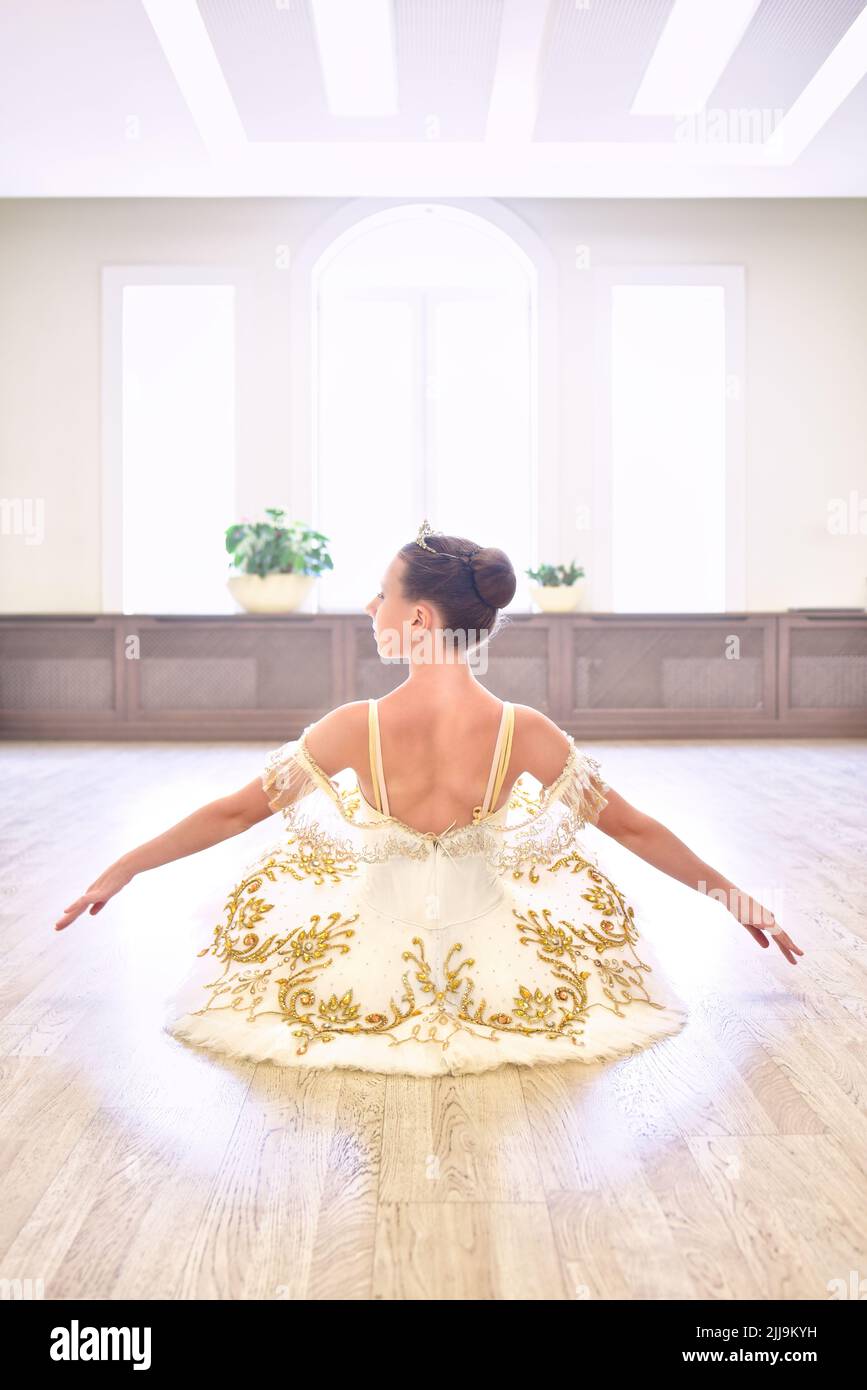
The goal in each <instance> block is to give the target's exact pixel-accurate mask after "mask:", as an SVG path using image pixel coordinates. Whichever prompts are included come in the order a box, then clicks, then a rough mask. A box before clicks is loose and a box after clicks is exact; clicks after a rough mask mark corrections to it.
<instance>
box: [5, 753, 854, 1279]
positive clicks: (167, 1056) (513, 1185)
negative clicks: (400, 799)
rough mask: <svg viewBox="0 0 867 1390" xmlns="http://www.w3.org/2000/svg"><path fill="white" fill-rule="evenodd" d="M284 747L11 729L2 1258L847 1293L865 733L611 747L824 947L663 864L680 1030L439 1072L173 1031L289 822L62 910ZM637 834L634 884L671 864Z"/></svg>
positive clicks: (629, 874)
mask: <svg viewBox="0 0 867 1390" xmlns="http://www.w3.org/2000/svg"><path fill="white" fill-rule="evenodd" d="M587 746H588V748H590V745H587ZM264 751H265V749H264V748H262V747H260V746H259V745H253V744H222V745H217V746H216V747H211V748H208V747H206V746H204V745H191V746H183V745H174V744H165V743H162V744H150V745H147V744H145V745H142V744H136V745H114V744H105V743H89V744H80V743H46V744H37V743H24V742H20V743H7V744H4V745H0V782H2V791H3V793H4V795H3V798H2V805H3V811H2V821H3V841H4V846H5V862H4V872H3V876H2V886H0V926H2V943H3V961H4V969H3V973H2V995H0V1058H2V1061H0V1069H2V1075H0V1113H2V1120H0V1125H2V1170H3V1173H4V1175H5V1176H4V1200H3V1202H2V1209H0V1210H2V1214H0V1248H2V1260H0V1276H2V1277H4V1278H7V1279H22V1280H23V1279H33V1280H34V1281H40V1280H41V1281H42V1284H41V1288H42V1290H43V1292H44V1296H45V1297H46V1298H59V1299H67V1298H69V1299H73V1298H74V1299H79V1298H98V1299H116V1298H138V1299H159V1298H178V1299H191V1298H208V1299H238V1298H242V1299H275V1300H277V1299H307V1298H313V1299H325V1298H337V1299H369V1298H378V1299H400V1300H403V1299H429V1298H433V1299H463V1298H474V1299H475V1298H482V1299H514V1298H520V1299H525V1298H526V1299H558V1300H560V1299H622V1298H626V1299H699V1298H712V1299H728V1298H734V1299H746V1298H759V1299H772V1298H783V1299H817V1298H818V1299H825V1298H830V1297H846V1296H848V1297H852V1296H853V1294H852V1292H851V1291H850V1292H849V1293H848V1295H847V1293H846V1289H847V1288H850V1285H851V1282H852V1281H853V1279H854V1282H855V1284H856V1285H857V1280H858V1279H859V1278H863V1277H864V1275H865V1272H867V1248H865V1247H867V1231H865V1226H867V1217H865V1213H867V1112H865V1102H867V1047H865V1043H867V1002H865V1001H867V989H865V982H867V869H865V865H867V826H865V800H867V798H865V787H867V744H865V743H855V742H844V741H837V740H834V741H821V742H820V741H810V742H799V743H778V742H773V743H772V742H758V741H749V742H747V741H745V742H720V743H702V744H699V743H679V742H665V743H663V742H656V743H652V744H646V745H644V746H640V745H636V744H631V743H619V744H614V743H611V744H605V745H599V744H598V745H593V746H592V748H591V751H592V752H593V753H594V755H595V756H596V757H598V758H599V759H600V761H601V763H602V766H603V770H604V771H605V773H606V775H607V778H608V781H609V782H610V783H611V785H612V786H615V787H616V788H617V789H618V790H619V791H620V792H621V793H622V794H623V795H625V796H627V798H628V799H629V800H631V801H633V802H634V803H635V804H637V805H639V806H641V807H642V808H643V809H645V810H647V811H648V812H650V813H651V814H653V815H655V816H656V817H657V818H658V819H660V820H662V821H664V822H665V823H666V824H668V825H670V826H671V828H672V829H673V830H675V832H676V833H678V834H679V835H681V837H682V838H683V839H685V840H686V841H687V843H688V844H690V845H691V846H692V847H693V848H694V849H695V850H696V851H697V852H698V853H699V854H701V855H702V857H703V858H705V859H706V860H708V861H709V862H710V863H712V864H714V865H715V866H716V867H717V868H719V869H721V870H722V871H723V872H725V873H726V874H727V875H728V876H729V877H731V878H733V879H734V880H735V881H736V882H738V883H739V884H740V885H741V886H743V887H744V888H746V889H748V890H749V891H752V892H754V893H755V894H757V895H758V896H764V898H765V899H770V898H771V895H775V896H774V901H768V905H769V906H772V907H774V908H775V909H776V910H777V915H778V916H779V917H780V919H781V920H782V921H783V922H784V924H785V926H786V928H787V930H788V931H789V933H790V935H791V936H792V937H793V938H794V939H795V941H796V942H797V943H798V944H799V945H800V946H801V947H802V948H803V949H804V951H805V952H806V954H805V955H804V957H803V958H802V959H801V960H800V961H799V963H798V965H797V966H790V965H788V964H787V963H786V961H785V960H784V959H783V957H782V955H781V954H780V953H779V951H778V950H777V949H776V947H772V948H770V949H768V950H767V951H762V950H761V949H760V948H758V947H757V946H755V945H754V943H753V942H752V940H751V939H750V937H749V936H748V934H747V933H746V932H745V931H744V930H743V929H742V928H740V927H739V926H738V925H737V923H736V922H735V921H734V919H733V918H731V917H729V916H728V915H727V914H726V913H725V912H724V910H723V909H722V908H720V907H719V906H718V905H715V904H713V903H711V902H709V901H708V900H707V899H702V898H701V897H700V896H699V895H698V894H694V893H691V892H690V890H688V889H686V888H683V887H682V886H681V885H676V884H671V885H670V886H671V893H672V898H671V901H672V904H673V905H677V906H679V907H680V908H681V909H682V908H683V904H684V901H685V898H686V897H688V898H689V900H690V903H694V904H695V907H696V911H695V916H694V920H692V919H691V920H692V924H691V926H690V927H689V928H686V929H685V928H684V927H683V925H682V924H681V925H680V926H679V928H678V930H677V933H676V934H675V935H674V936H671V937H669V936H667V935H666V936H665V937H664V939H663V940H660V941H659V942H658V950H659V951H660V952H664V956H665V961H666V964H667V965H668V966H669V967H670V972H671V975H672V978H673V979H674V981H675V982H676V984H677V986H678V988H679V990H680V992H681V993H682V994H683V995H684V996H685V997H686V998H687V999H688V1000H689V1002H690V1004H691V1008H692V1015H691V1019H690V1022H689V1023H688V1025H687V1027H686V1028H685V1029H684V1031H683V1032H681V1033H680V1034H678V1035H677V1036H676V1037H673V1038H670V1039H667V1040H665V1041H663V1042H661V1043H659V1044H657V1045H656V1046H654V1047H652V1048H650V1049H648V1050H647V1051H645V1052H644V1053H641V1054H639V1055H637V1056H635V1057H631V1058H628V1059H625V1060H623V1061H622V1062H614V1063H608V1064H605V1065H600V1064H594V1065H590V1066H588V1065H585V1064H582V1063H580V1062H570V1063H568V1064H565V1065H563V1066H550V1065H548V1066H542V1067H538V1068H535V1069H529V1068H523V1067H522V1068H517V1067H507V1068H502V1069H500V1070H498V1071H494V1072H489V1073H487V1074H485V1075H483V1076H479V1077H459V1078H454V1077H442V1078H436V1079H435V1080H423V1079H416V1078H412V1077H401V1076H396V1077H385V1076H382V1075H379V1074H365V1073H361V1072H357V1071H339V1072H333V1073H328V1072H324V1073H323V1072H311V1073H308V1074H304V1073H298V1072H290V1071H287V1070H283V1069H280V1068H276V1067H272V1066H268V1065H265V1066H259V1067H256V1066H253V1065H251V1064H237V1063H235V1064H231V1063H228V1064H227V1063H221V1062H219V1061H216V1060H214V1058H213V1057H212V1056H211V1055H210V1054H207V1053H204V1052H202V1051H199V1050H195V1049H190V1048H185V1047H184V1046H183V1045H182V1044H179V1043H178V1042H176V1041H175V1040H173V1039H172V1038H170V1037H168V1035H166V1034H164V1033H162V1032H161V1031H160V1028H159V1008H160V1004H161V1000H162V998H163V997H164V995H165V993H166V992H167V991H168V990H169V989H170V987H171V986H172V984H173V982H174V981H175V980H176V979H177V978H179V977H180V975H182V974H183V973H184V971H185V969H186V968H187V966H188V964H189V963H190V961H191V960H192V958H193V954H194V952H195V950H196V949H198V947H199V946H200V945H201V944H203V941H206V940H207V937H208V935H209V933H210V930H211V928H212V927H213V925H214V924H215V923H216V921H218V920H219V918H220V915H221V908H222V905H223V902H224V900H225V897H226V894H227V892H228V889H229V887H231V885H232V883H233V882H234V877H233V875H234V870H235V867H236V866H237V865H238V864H239V862H240V863H244V862H247V861H248V860H249V859H250V858H251V857H252V855H254V854H255V853H256V850H257V846H258V843H259V841H262V843H265V842H266V841H268V840H271V839H273V838H274V836H275V833H276V832H277V831H278V830H279V822H278V821H277V820H276V819H275V820H271V821H268V822H265V823H264V824H263V825H260V826H256V827H255V828H254V829H253V830H251V831H249V832H247V834H246V835H245V836H243V837H241V838H240V839H236V840H232V841H228V842H227V843H224V844H223V845H218V846H215V847H214V848H213V849H210V850H207V851H205V852H204V853H202V854H199V855H196V856H193V857H192V858H190V859H187V860H182V861H178V862H176V863H174V864H171V865H166V866H164V867H163V868H161V869H157V870H154V871H151V872H150V873H147V874H144V875H142V876H141V878H139V879H137V880H136V881H135V882H134V883H133V884H132V885H131V886H130V887H129V888H127V889H125V890H124V892H123V893H122V894H120V895H119V896H118V898H116V899H115V900H114V901H113V902H112V903H111V904H110V905H109V906H108V907H107V908H105V909H104V911H103V912H102V913H100V914H99V916H97V917H95V918H92V917H89V916H85V917H82V918H80V919H79V920H78V921H77V922H76V923H74V924H73V925H72V926H71V927H70V928H69V929H68V930H67V931H66V932H62V933H56V932H55V931H54V930H53V924H54V922H55V920H56V919H57V917H58V916H59V915H60V912H61V910H62V909H63V907H64V906H65V905H66V904H67V903H69V902H70V901H71V900H72V899H73V898H74V897H75V896H77V895H78V894H79V893H80V892H81V891H83V890H84V888H85V887H86V886H87V885H88V884H89V883H90V882H91V881H92V880H93V879H94V878H95V877H96V876H97V874H98V873H99V872H100V871H101V870H102V869H103V868H105V867H107V866H108V864H109V863H111V862H112V860H114V859H116V858H117V857H118V856H119V855H120V854H121V853H123V852H124V851H125V850H127V849H130V848H132V847H133V846H134V845H136V844H138V843H141V842H142V841H143V840H146V839H149V838H151V837H152V836H153V835H155V834H158V833H159V832H160V831H162V830H164V829H166V828H167V827H168V826H169V825H171V824H174V823H175V822H176V821H177V820H180V819H181V818H182V817H183V816H185V815H187V814H189V812H190V811H191V810H193V809H194V808H195V807H196V806H198V805H201V804H202V803H203V802H204V801H207V800H210V799H211V798H212V797H214V796H217V795H221V794H223V793H225V792H228V791H231V790H234V789H235V788H236V787H240V786H242V785H243V784H244V783H245V782H247V781H249V779H250V777H251V776H254V775H255V772H256V770H257V769H258V768H259V767H260V765H261V762H262V755H263V753H264ZM593 834H595V835H598V832H593ZM603 838H604V837H601V836H600V837H599V839H600V840H602V839H603ZM605 843H606V845H607V844H608V842H607V841H606V842H605ZM613 848H614V850H616V851H617V854H618V855H619V856H620V860H619V861H618V862H620V863H622V866H623V874H624V876H625V877H626V879H627V880H628V886H629V887H630V889H633V888H634V891H635V892H636V893H639V892H640V889H641V884H642V882H646V881H647V878H646V876H647V875H648V874H650V873H651V872H652V871H650V870H649V869H647V868H646V866H644V865H640V864H639V863H638V861H636V860H635V859H634V856H630V855H628V854H627V853H626V852H625V851H623V850H621V849H620V847H619V846H614V847H613ZM665 883H666V886H668V885H669V883H670V881H669V880H665ZM856 1296H857V1295H856Z"/></svg>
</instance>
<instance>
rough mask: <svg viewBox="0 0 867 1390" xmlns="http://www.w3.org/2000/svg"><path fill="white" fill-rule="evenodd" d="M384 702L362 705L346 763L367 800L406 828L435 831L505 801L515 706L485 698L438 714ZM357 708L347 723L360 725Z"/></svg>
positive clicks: (513, 768)
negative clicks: (355, 740)
mask: <svg viewBox="0 0 867 1390" xmlns="http://www.w3.org/2000/svg"><path fill="white" fill-rule="evenodd" d="M389 698H390V697H386V699H385V700H381V701H377V700H369V701H364V702H359V703H360V704H361V705H366V706H367V711H366V719H365V720H364V728H363V733H362V737H361V738H359V739H358V747H357V752H356V757H355V759H354V760H353V762H352V764H351V766H352V768H353V771H354V772H355V773H356V776H357V778H358V783H359V787H360V790H361V793H362V795H363V796H364V798H365V800H366V801H367V803H368V805H369V806H370V807H372V808H373V809H374V810H377V811H381V812H382V813H383V814H385V815H390V816H394V817H395V818H396V819H398V820H401V821H403V822H404V823H405V824H407V825H409V826H411V827H412V828H413V829H416V830H421V831H432V832H433V833H435V834H438V833H440V832H441V831H442V829H443V828H444V827H445V826H447V825H452V824H454V825H456V826H463V825H469V824H472V823H473V822H474V821H476V820H478V819H479V818H480V817H484V816H488V815H490V814H492V813H494V812H496V811H498V810H499V809H501V808H502V807H503V806H505V805H507V803H508V800H509V796H510V793H511V790H512V786H513V784H514V782H515V779H516V777H517V775H518V772H519V770H520V769H519V768H518V767H517V763H516V761H515V758H514V757H513V749H514V735H515V725H516V722H517V721H516V711H515V706H514V705H513V704H511V703H510V702H508V701H502V700H496V699H494V698H493V697H491V699H490V700H487V699H486V700H485V702H484V704H483V705H479V706H473V707H470V708H469V709H468V710H467V709H462V710H460V711H458V712H456V713H449V714H444V713H443V712H442V711H441V710H440V711H431V712H430V714H429V715H427V714H422V713H420V711H419V709H418V708H416V707H413V708H409V707H408V706H406V705H399V704H398V703H397V702H396V701H395V702H394V704H392V705H390V704H389ZM363 715H364V710H363V709H360V710H358V711H357V714H356V717H355V719H354V723H355V725H356V734H357V733H358V729H357V726H358V724H359V723H361V722H362V721H361V719H360V718H359V717H358V716H363Z"/></svg>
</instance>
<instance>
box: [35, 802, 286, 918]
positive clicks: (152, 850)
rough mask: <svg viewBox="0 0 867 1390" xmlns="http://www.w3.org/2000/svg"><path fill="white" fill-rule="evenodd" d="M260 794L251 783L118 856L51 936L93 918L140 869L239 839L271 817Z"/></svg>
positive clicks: (73, 903)
mask: <svg viewBox="0 0 867 1390" xmlns="http://www.w3.org/2000/svg"><path fill="white" fill-rule="evenodd" d="M273 814H274V812H273V811H272V809H271V807H270V806H269V805H268V801H267V799H266V796H265V793H264V791H263V789H262V782H261V778H259V777H254V778H253V780H252V782H248V783H247V785H246V786H245V787H242V788H241V789H240V791H237V792H234V793H232V794H231V795H230V796H221V797H218V798H217V799H216V801H209V802H208V803H207V805H205V806H200V807H199V809H198V810H197V811H193V812H192V814H191V815H189V816H186V817H185V818H184V819H183V820H181V821H178V823H177V825H173V826H172V827H171V828H170V829H169V830H165V831H163V833H162V835H157V836H156V837H155V838H154V839H153V840H147V841H145V843H144V844H141V845H139V846H138V847H137V848H136V849H133V850H130V852H129V853H128V854H124V855H121V857H120V859H118V860H117V861H116V862H115V863H114V864H112V865H110V866H109V868H107V869H106V870H105V871H104V872H103V873H101V874H100V876H99V878H97V879H95V880H94V882H93V883H91V885H90V887H89V888H88V889H87V890H86V892H84V893H82V895H81V897H80V898H76V899H75V901H74V902H72V903H70V904H69V906H68V907H67V908H66V909H65V910H64V912H63V915H62V917H59V918H58V920H57V922H56V923H55V927H54V930H55V931H62V930H63V928H64V927H68V926H69V924H70V922H74V921H75V919H76V917H79V916H80V915H81V913H82V912H84V911H85V909H86V908H88V907H89V908H90V913H91V916H95V915H96V913H97V912H99V911H100V910H101V909H102V908H103V907H105V904H106V903H107V902H108V900H109V898H112V897H114V895H115V893H119V892H120V890H121V888H124V887H125V886H126V884H128V883H129V882H130V880H131V879H132V878H134V877H135V875H136V874H139V873H142V872H143V871H144V870H145V869H155V868H157V867H158V865H160V864H168V863H170V862H171V860H173V859H183V858H184V857H185V856H186V855H188V854H198V852H199V850H202V849H209V848H210V846H211V845H216V844H219V843H220V841H221V840H228V839H230V838H231V836H233V835H240V834H242V833H243V831H245V830H249V829H250V826H252V825H257V824H258V822H259V821H262V820H265V819H266V817H268V816H271V815H273Z"/></svg>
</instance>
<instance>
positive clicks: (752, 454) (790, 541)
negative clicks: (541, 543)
mask: <svg viewBox="0 0 867 1390" xmlns="http://www.w3.org/2000/svg"><path fill="white" fill-rule="evenodd" d="M507 204H508V206H509V207H510V208H511V209H512V211H513V212H515V213H517V214H518V215H519V216H521V217H523V218H524V219H525V220H526V221H527V222H528V223H529V224H530V225H531V226H532V227H533V228H534V229H535V231H536V232H538V234H539V235H540V236H541V237H542V238H543V239H544V240H545V241H546V242H547V243H548V244H549V245H550V247H551V249H552V251H553V253H554V256H555V260H556V262H557V266H558V270H559V277H560V284H559V300H560V303H559V310H560V347H561V379H560V392H561V420H560V448H561V456H562V460H561V461H562V468H561V487H560V490H559V493H558V496H557V497H552V498H543V499H542V501H541V505H542V506H543V507H544V506H548V507H549V508H552V509H554V510H555V511H556V514H557V515H558V517H560V518H562V524H561V540H560V553H559V554H558V555H555V556H551V557H547V556H546V557H544V558H550V559H552V560H553V561H554V562H557V561H560V560H562V561H567V560H569V559H572V558H573V557H574V558H576V559H578V560H579V562H584V563H586V562H587V560H588V558H589V550H590V546H589V538H588V536H587V535H586V533H581V532H579V531H577V530H576V529H575V524H574V523H575V517H576V508H577V506H578V504H579V503H586V504H587V505H588V506H590V508H591V516H592V504H593V498H592V482H591V479H592V451H593V404H594V381H595V373H594V363H593V352H594V344H593V335H592V297H591V290H590V277H589V275H588V273H587V270H586V269H581V268H578V267H579V265H581V266H583V265H586V264H587V262H588V260H589V266H590V267H591V268H592V267H594V266H601V265H605V264H612V265H616V264H618V263H628V264H635V263H639V264H641V263H648V264H653V263H658V262H674V263H682V262H698V263H702V262H708V263H715V264H718V263H727V262H731V263H736V264H743V265H745V266H746V299H747V326H746V327H747V332H746V354H747V380H746V460H747V515H748V535H747V538H746V550H747V605H748V607H749V608H750V609H751V610H754V611H756V610H766V609H771V610H775V609H785V608H787V607H789V606H790V605H796V604H802V605H819V604H832V603H836V604H858V605H863V604H864V602H865V598H867V589H865V576H867V536H864V535H859V534H857V533H854V534H846V535H834V534H831V533H830V532H829V530H828V524H827V523H828V505H829V502H830V501H831V499H834V498H842V499H847V498H848V497H849V494H850V493H851V492H852V491H856V492H857V493H858V500H864V501H865V502H867V466H865V444H867V392H865V390H864V383H865V381H867V332H865V324H867V258H865V248H867V200H861V199H821V200H795V199H792V200H788V199H785V200H784V199H769V200H740V199H738V200H734V199H731V200H713V201H711V200H694V201H692V200H691V201H677V200H654V201H631V200H611V201H603V200H589V201H587V202H583V201H571V200H561V201H558V200H550V199H543V200H525V199H509V200H507ZM340 205H341V202H340V200H330V199H299V200H288V199H256V198H253V199H245V200H240V199H74V200H40V199H25V200H5V201H4V202H2V203H0V333H2V355H0V469H2V471H0V497H3V498H31V499H44V518H45V536H44V540H43V542H42V543H41V544H39V545H28V544H27V543H26V540H25V537H24V536H23V535H21V534H15V527H14V525H12V526H10V524H9V523H8V521H7V522H5V523H4V527H3V533H2V534H0V608H2V611H4V612H67V613H72V612H96V611H99V610H100V609H101V564H100V493H101V486H100V428H101V424H100V422H101V376H100V371H101V366H100V315H101V306H100V277H101V270H102V267H103V266H104V265H107V264H130V263H135V262H143V263H153V262H160V261H165V262H167V263H171V264H175V263H179V262H182V263H195V264H222V265H225V264H236V265H243V266H245V267H247V268H248V270H249V271H250V273H251V274H252V276H253V277H254V282H255V287H256V289H255V294H256V303H257V306H258V310H257V318H258V323H257V331H258V343H259V348H260V369H259V370H258V371H257V374H256V391H257V393H258V409H257V410H256V411H255V413H254V416H253V423H252V425H251V426H250V427H248V429H247V430H246V433H245V435H244V437H243V438H242V440H241V441H240V448H241V457H240V459H239V470H240V472H241V473H242V475H243V480H244V494H243V495H244V498H245V510H247V509H248V508H249V507H258V506H264V505H268V504H271V503H272V502H273V500H274V499H275V498H281V499H282V498H287V488H286V484H285V481H284V469H285V466H286V460H287V458H288V451H289V447H290V443H289V441H290V428H289V418H288V392H287V376H288V361H289V346H288V302H289V290H288V284H289V279H288V272H287V271H286V270H282V269H278V268H277V248H279V247H284V246H288V247H289V248H290V250H292V251H293V252H297V250H298V248H299V247H300V246H301V245H302V243H303V241H304V239H305V237H306V236H307V235H308V234H309V233H310V232H311V231H312V230H313V229H314V227H315V226H316V225H317V223H318V222H319V221H321V220H322V219H324V218H326V217H328V216H329V215H330V214H331V213H332V212H333V211H334V210H335V209H336V208H337V207H339V206H340ZM585 248H586V249H585ZM204 481H205V480H203V482H204ZM287 500H288V502H289V503H290V505H291V500H292V499H291V497H289V498H287ZM440 524H443V523H442V522H441V523H440ZM865 525H867V521H865ZM479 536H480V539H482V540H489V541H490V542H491V543H495V541H496V538H495V537H486V536H484V534H483V528H480V529H479ZM648 564H652V550H651V551H650V553H649V555H648ZM588 568H589V567H588ZM590 578H591V581H592V574H591V576H590ZM591 601H592V589H591Z"/></svg>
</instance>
